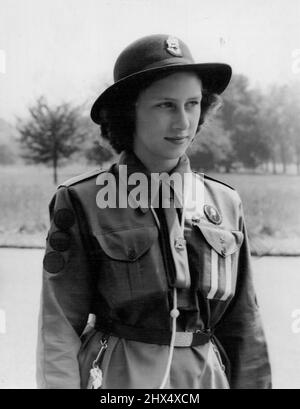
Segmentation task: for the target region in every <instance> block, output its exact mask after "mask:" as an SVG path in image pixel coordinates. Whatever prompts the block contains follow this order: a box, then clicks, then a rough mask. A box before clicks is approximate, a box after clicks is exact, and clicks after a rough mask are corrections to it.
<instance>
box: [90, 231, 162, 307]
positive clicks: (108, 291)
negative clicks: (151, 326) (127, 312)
mask: <svg viewBox="0 0 300 409" xmlns="http://www.w3.org/2000/svg"><path fill="white" fill-rule="evenodd" d="M96 238H97V241H98V243H99V246H100V260H99V262H100V268H99V290H100V291H101V293H102V294H104V297H105V298H106V300H107V303H108V304H113V305H118V306H121V305H122V304H123V303H127V302H128V301H132V300H134V299H137V298H140V297H141V296H142V295H143V292H144V291H145V284H146V283H145V277H144V276H145V272H146V271H147V269H148V268H149V267H148V261H149V251H150V249H151V247H152V245H153V242H154V240H157V238H158V233H157V230H156V227H151V226H150V227H139V228H134V229H130V230H118V231H113V232H109V233H106V234H97V235H96Z"/></svg>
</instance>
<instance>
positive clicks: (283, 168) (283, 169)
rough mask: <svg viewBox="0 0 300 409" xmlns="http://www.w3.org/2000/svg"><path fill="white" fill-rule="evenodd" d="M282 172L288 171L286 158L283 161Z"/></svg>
mask: <svg viewBox="0 0 300 409" xmlns="http://www.w3.org/2000/svg"><path fill="white" fill-rule="evenodd" d="M282 173H284V174H285V173H286V161H285V160H283V161H282Z"/></svg>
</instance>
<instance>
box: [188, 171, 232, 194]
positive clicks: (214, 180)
mask: <svg viewBox="0 0 300 409" xmlns="http://www.w3.org/2000/svg"><path fill="white" fill-rule="evenodd" d="M193 172H195V173H199V172H196V171H193ZM202 174H203V175H204V178H205V179H209V180H212V181H213V182H217V183H221V185H224V186H227V187H229V188H230V189H232V190H235V188H234V187H232V186H230V185H227V183H224V182H222V181H221V180H218V179H214V178H212V177H211V176H208V175H206V174H205V173H202Z"/></svg>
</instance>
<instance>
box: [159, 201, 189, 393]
mask: <svg viewBox="0 0 300 409" xmlns="http://www.w3.org/2000/svg"><path fill="white" fill-rule="evenodd" d="M184 221H185V206H183V209H182V214H181V232H182V237H183V238H184ZM179 314H180V312H179V310H178V308H177V288H176V287H173V309H172V310H171V311H170V316H171V317H172V335H171V342H170V349H169V356H168V362H167V366H166V369H165V373H164V377H163V380H162V382H161V385H160V386H159V389H164V388H165V386H166V383H167V380H168V378H169V375H170V370H171V365H172V358H173V353H174V345H175V337H176V328H177V318H178V317H179Z"/></svg>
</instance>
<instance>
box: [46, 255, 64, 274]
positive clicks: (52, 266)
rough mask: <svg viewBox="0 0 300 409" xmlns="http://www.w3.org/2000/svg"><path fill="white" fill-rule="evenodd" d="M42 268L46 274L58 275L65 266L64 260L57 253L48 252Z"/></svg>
mask: <svg viewBox="0 0 300 409" xmlns="http://www.w3.org/2000/svg"><path fill="white" fill-rule="evenodd" d="M43 266H44V269H45V270H46V271H48V273H51V274H55V273H59V272H60V271H61V270H62V269H63V268H64V266H65V260H64V258H63V256H62V255H61V254H60V253H58V252H57V251H50V252H49V253H47V254H46V255H45V257H44V260H43Z"/></svg>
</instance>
